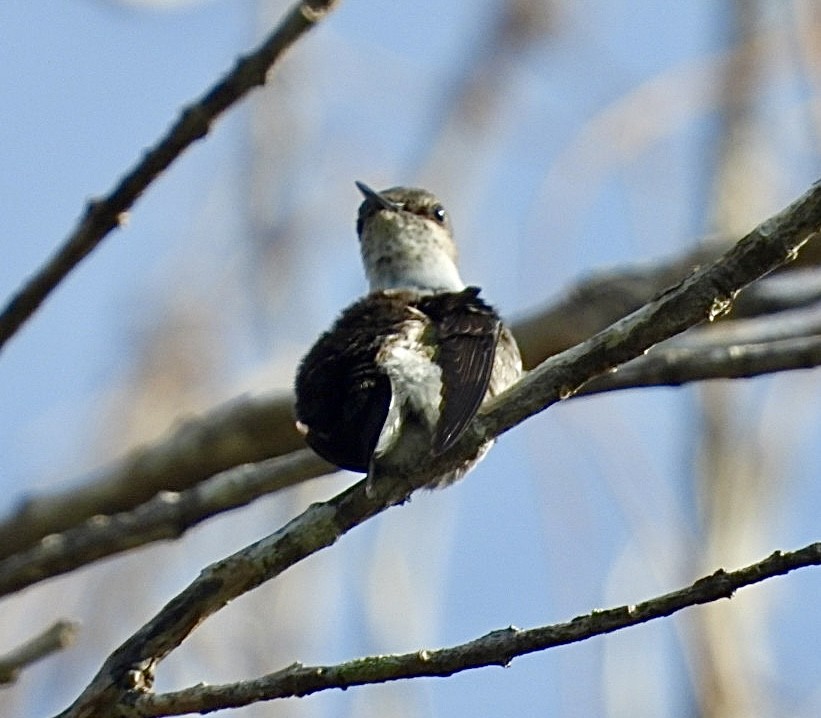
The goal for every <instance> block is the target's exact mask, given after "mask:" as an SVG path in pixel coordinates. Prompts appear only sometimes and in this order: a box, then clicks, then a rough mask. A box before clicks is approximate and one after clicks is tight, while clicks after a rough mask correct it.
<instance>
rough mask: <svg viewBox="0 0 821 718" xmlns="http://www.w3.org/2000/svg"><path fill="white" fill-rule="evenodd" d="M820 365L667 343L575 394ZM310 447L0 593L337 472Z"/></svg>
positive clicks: (75, 540)
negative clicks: (667, 346) (667, 345)
mask: <svg viewBox="0 0 821 718" xmlns="http://www.w3.org/2000/svg"><path fill="white" fill-rule="evenodd" d="M819 365H821V336H808V337H793V338H789V339H782V340H778V341H772V342H769V343H766V342H762V343H759V344H731V345H724V344H714V345H706V346H697V347H689V346H671V347H669V348H666V349H661V348H659V349H658V350H652V351H651V352H650V353H649V354H648V355H646V356H643V357H638V358H636V359H633V360H632V361H629V362H627V363H626V364H624V365H622V366H621V367H619V369H618V371H617V372H615V373H608V374H605V375H602V376H598V377H596V378H594V379H592V380H591V381H589V382H588V383H587V384H585V385H584V387H582V389H581V390H580V391H579V392H578V393H577V394H575V395H574V396H590V395H591V394H598V393H602V392H609V391H614V390H621V389H635V388H638V387H648V386H678V385H681V384H684V383H687V382H692V381H703V380H705V379H727V378H742V377H752V376H758V375H761V374H768V373H772V372H776V371H787V370H794V369H808V368H812V367H817V366H819ZM336 470H337V469H336V468H335V467H334V466H331V465H330V464H328V463H327V462H325V461H323V460H322V459H320V458H319V457H318V456H317V455H316V454H314V453H313V452H312V451H310V450H309V449H299V450H297V451H295V452H293V453H291V454H287V455H285V456H280V457H276V458H273V459H268V460H266V461H261V462H259V463H256V464H243V465H241V466H238V467H236V468H233V469H229V470H227V471H224V472H222V473H220V474H217V475H216V476H213V477H211V478H209V479H207V480H206V481H204V482H202V483H200V484H198V485H197V486H193V487H191V488H190V489H187V490H185V491H183V492H179V493H178V492H173V491H161V492H160V493H159V494H157V495H156V496H155V497H154V498H152V499H151V500H149V501H147V502H146V503H144V504H141V505H140V506H137V507H136V508H135V509H132V510H131V511H124V512H121V513H117V514H114V515H112V516H96V517H92V518H90V519H88V520H86V521H85V522H84V523H83V524H81V525H78V526H75V527H73V528H70V529H67V530H66V531H64V532H62V533H60V534H52V535H50V536H48V537H47V538H46V539H44V540H43V541H41V542H40V543H38V544H36V545H34V546H32V547H30V548H28V549H26V550H23V551H20V552H18V553H16V554H13V555H11V556H9V557H8V558H6V559H4V560H2V561H0V596H5V595H8V594H10V593H14V592H15V591H19V590H21V589H23V588H26V587H27V586H31V585H32V584H35V583H38V582H40V581H43V580H45V579H48V578H52V577H54V576H58V575H60V574H64V573H68V572H70V571H73V570H75V569H77V568H79V567H81V566H84V565H86V564H89V563H93V562H94V561H97V560H99V559H101V558H104V557H106V556H113V555H115V554H118V553H122V552H124V551H129V550H131V549H134V548H137V547H138V546H144V545H146V544H149V543H153V542H154V541H162V540H168V539H174V538H178V537H179V536H181V535H182V534H183V533H185V532H186V531H187V530H188V529H190V528H193V527H194V526H196V525H197V524H199V523H201V522H202V521H204V520H206V519H208V518H210V517H212V516H214V515H216V514H218V513H221V512H224V511H230V510H232V509H236V508H239V507H241V506H245V505H247V504H249V503H251V502H252V501H254V500H256V499H258V498H260V497H262V496H265V495H267V494H270V493H273V492H275V491H279V490H281V489H284V488H287V487H288V486H293V485H295V484H298V483H301V482H302V481H306V480H308V479H312V478H315V477H317V476H321V475H323V474H327V473H329V472H333V471H336Z"/></svg>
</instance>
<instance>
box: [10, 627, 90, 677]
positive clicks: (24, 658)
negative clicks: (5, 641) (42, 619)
mask: <svg viewBox="0 0 821 718" xmlns="http://www.w3.org/2000/svg"><path fill="white" fill-rule="evenodd" d="M78 628H79V626H78V624H76V623H72V622H71V621H57V623H55V624H54V625H53V626H50V627H49V628H47V629H46V630H45V631H43V632H42V633H41V634H40V635H38V636H35V637H34V638H31V639H29V640H28V641H26V642H25V643H24V644H23V645H21V646H18V647H17V648H15V649H14V650H12V651H10V652H9V653H7V654H6V655H5V656H0V684H8V683H14V682H15V681H16V680H17V677H18V675H19V674H20V671H21V670H22V669H23V668H25V667H26V666H30V665H31V664H32V663H35V662H36V661H39V660H40V659H41V658H45V657H46V656H48V655H51V654H52V653H55V652H56V651H60V650H62V649H63V648H66V647H67V646H70V645H71V644H72V643H74V639H75V638H76V637H77V631H78Z"/></svg>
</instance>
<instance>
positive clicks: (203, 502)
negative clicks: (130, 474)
mask: <svg viewBox="0 0 821 718" xmlns="http://www.w3.org/2000/svg"><path fill="white" fill-rule="evenodd" d="M329 471H336V468H335V467H333V466H331V465H330V464H328V463H327V462H326V461H324V460H322V459H320V458H319V457H318V456H317V455H316V454H314V452H313V451H311V450H310V449H302V450H300V451H295V452H293V453H291V454H288V455H286V456H279V457H277V458H274V459H268V460H267V461H262V462H260V463H258V464H243V465H242V466H238V467H236V468H233V469H230V470H228V471H224V472H222V473H220V474H217V475H216V476H213V477H211V478H210V479H208V480H207V481H204V482H202V483H201V484H199V485H198V486H195V487H193V488H190V489H188V490H187V491H184V492H182V493H176V492H173V491H161V492H160V493H159V494H157V495H156V496H155V497H154V498H153V499H151V500H150V501H147V502H146V503H144V504H142V505H140V506H138V507H137V508H136V509H134V510H132V511H127V512H123V513H119V514H114V515H113V516H103V515H98V516H93V517H92V518H90V519H88V520H87V521H86V522H85V523H83V524H81V525H79V526H76V527H75V528H71V529H68V530H67V531H64V532H63V533H60V534H51V535H49V536H46V537H45V538H44V539H43V540H42V541H40V542H39V543H38V544H36V545H35V546H33V547H31V548H29V549H27V550H25V551H21V552H20V553H17V554H14V555H12V556H9V557H8V558H6V559H4V560H3V561H0V596H6V595H8V594H10V593H14V592H15V591H19V590H21V589H23V588H25V587H27V586H31V585H32V584H34V583H38V582H39V581H43V580H45V579H47V578H52V577H54V576H59V575H60V574H63V573H68V572H69V571H73V570H74V569H76V568H79V567H80V566H84V565H86V564H89V563H93V562H94V561H97V560H99V559H101V558H104V557H106V556H111V555H113V554H117V553H122V552H123V551H129V550H131V549H134V548H137V547H138V546H143V545H145V544H148V543H153V542H154V541H164V540H169V539H175V538H179V537H180V536H181V535H182V534H183V533H185V532H186V531H187V530H188V529H190V528H193V527H194V526H196V525H197V524H198V523H200V522H201V521H204V520H205V519H207V518H209V517H211V516H214V515H215V514H217V513H220V512H223V511H229V510H231V509H235V508H238V507H240V506H245V505H247V504H249V503H251V502H252V501H254V500H255V499H258V498H260V497H261V496H264V495H266V494H269V493H272V492H274V491H279V490H280V489H284V488H286V487H288V486H292V485H294V484H296V483H300V482H302V481H305V480H306V479H308V478H313V477H315V476H320V475H322V474H327V473H328V472H329Z"/></svg>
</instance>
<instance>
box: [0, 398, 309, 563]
mask: <svg viewBox="0 0 821 718" xmlns="http://www.w3.org/2000/svg"><path fill="white" fill-rule="evenodd" d="M293 416H294V414H293V398H292V397H291V396H290V395H287V396H284V397H265V398H245V399H243V400H241V401H231V402H229V403H227V404H225V405H223V406H221V407H218V408H217V409H215V410H214V411H212V412H211V413H209V414H208V415H207V416H205V417H201V418H196V419H190V420H188V421H185V422H183V423H181V424H180V425H179V426H178V427H177V428H176V429H175V430H174V431H173V432H171V433H170V434H169V436H167V437H165V438H163V439H161V440H159V441H157V442H155V443H153V444H150V445H149V446H146V447H141V448H138V449H135V450H134V451H132V452H130V453H129V454H128V455H127V456H126V457H125V458H124V459H122V460H121V461H119V462H118V463H117V464H115V465H114V466H113V467H109V468H107V469H105V470H103V471H102V472H100V474H99V475H98V476H96V477H94V478H92V479H90V480H87V481H86V482H84V483H83V484H81V485H79V486H77V485H72V486H69V487H68V488H66V489H65V490H63V491H55V492H50V493H48V494H44V495H42V496H36V497H32V498H29V499H28V500H25V501H23V502H22V504H21V506H20V508H19V509H18V510H17V511H16V512H15V513H14V514H13V515H12V516H10V517H9V518H8V519H6V520H5V521H3V522H2V523H0V559H4V558H7V557H9V556H12V555H14V554H15V553H17V552H19V551H22V550H27V549H30V548H32V547H34V546H36V545H37V542H38V541H40V540H42V539H43V537H45V536H49V535H52V534H57V533H60V532H62V531H65V530H67V529H69V528H71V527H73V526H79V525H81V524H82V523H83V522H84V521H87V520H89V519H91V518H92V517H93V516H98V515H103V514H106V515H108V514H115V513H117V512H122V511H124V510H127V509H131V508H133V507H135V506H139V505H140V504H142V503H143V502H145V501H148V500H149V499H151V497H152V496H155V495H156V494H157V493H158V492H160V491H175V492H179V491H184V490H186V489H188V488H190V487H192V486H195V485H196V484H198V483H200V482H201V481H204V480H205V479H207V478H208V477H209V476H213V475H214V474H217V473H219V472H221V471H224V470H226V469H228V468H231V467H233V466H238V465H241V464H246V463H252V462H257V461H261V460H263V459H267V458H269V457H271V456H278V455H281V454H287V453H289V452H292V451H296V450H298V449H301V448H304V447H305V442H304V441H303V440H302V438H301V437H300V436H299V434H298V433H297V431H296V429H295V428H294V419H293ZM277 429H279V431H278V430H277Z"/></svg>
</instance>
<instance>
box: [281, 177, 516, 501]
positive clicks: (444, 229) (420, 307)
mask: <svg viewBox="0 0 821 718" xmlns="http://www.w3.org/2000/svg"><path fill="white" fill-rule="evenodd" d="M356 186H357V187H358V189H359V190H360V192H361V193H362V195H363V196H364V201H362V203H361V205H360V207H359V213H358V216H357V222H356V231H357V235H358V236H359V248H360V253H361V257H362V264H363V266H364V270H365V275H366V277H367V279H368V283H369V292H368V294H366V295H365V296H364V297H362V298H361V299H359V300H357V301H355V302H354V303H353V304H351V305H350V306H349V307H347V308H346V309H344V310H343V311H342V313H341V315H340V316H339V318H338V319H337V320H336V321H335V323H334V324H333V325H332V327H331V328H330V329H329V330H327V331H326V332H324V333H323V334H322V335H321V336H320V337H319V339H318V340H317V341H316V343H315V344H314V345H313V346H312V348H311V349H310V350H309V351H308V353H307V354H306V355H305V357H304V358H303V359H302V361H301V362H300V364H299V367H298V370H297V374H296V379H295V393H296V402H295V415H296V426H297V429H298V430H299V431H300V433H301V434H302V435H303V437H304V439H305V441H306V443H307V444H308V445H309V446H310V447H311V448H312V449H313V450H314V451H315V452H316V453H317V454H319V455H320V456H321V457H322V458H324V459H326V460H327V461H329V462H330V463H332V464H334V465H336V466H338V467H339V468H342V469H347V470H349V471H354V472H359V473H365V474H367V483H366V487H367V489H368V492H369V494H370V495H372V494H373V493H374V491H375V487H378V485H379V482H380V477H382V476H388V475H394V476H400V477H401V476H408V475H411V474H413V473H414V472H416V471H418V470H420V468H422V467H424V466H425V465H426V462H430V461H432V460H433V459H435V458H436V457H437V456H439V455H440V454H442V453H444V452H446V451H447V450H448V449H450V448H451V447H452V446H453V445H454V444H455V443H456V442H457V441H458V440H459V439H460V437H461V436H462V435H463V434H464V432H465V430H466V429H467V427H468V425H469V424H470V421H471V419H473V417H474V416H475V415H476V413H477V411H478V410H479V408H480V406H481V405H482V403H483V402H484V401H486V400H488V399H490V398H492V397H494V396H496V395H498V394H499V393H501V392H502V391H503V390H504V389H506V388H507V387H509V386H510V385H512V384H513V383H515V382H516V380H517V379H518V378H519V377H520V376H521V374H522V362H521V357H520V354H519V349H518V347H517V345H516V341H515V339H514V338H513V335H512V334H511V332H510V330H509V329H508V328H507V327H506V326H505V325H504V324H503V322H502V320H501V318H500V317H499V315H498V314H497V312H496V310H495V309H494V308H493V307H491V306H490V305H489V304H487V303H486V302H485V301H484V300H483V299H482V298H481V297H480V296H479V295H480V291H481V290H480V289H479V287H476V286H469V285H466V284H465V283H464V282H463V281H462V278H461V276H460V274H459V270H458V267H457V251H456V245H455V243H454V240H453V231H452V227H451V222H450V217H449V215H448V213H447V211H446V210H445V208H444V206H443V205H442V203H441V202H440V201H439V199H437V197H436V196H435V195H433V194H432V193H431V192H428V191H427V190H424V189H419V188H414V187H392V188H390V189H386V190H383V191H380V192H377V191H375V190H373V189H371V188H370V187H369V186H368V185H366V184H364V183H362V182H356ZM492 443H493V442H492V440H491V441H486V442H484V443H483V444H482V445H481V446H480V447H479V448H478V449H477V451H476V452H475V454H474V455H473V456H469V457H468V458H467V459H465V460H463V461H461V462H458V463H457V464H456V465H455V466H453V467H452V468H448V469H447V470H445V471H443V472H442V473H441V474H439V475H436V476H433V477H432V478H430V479H429V480H428V481H427V482H426V483H425V486H426V487H427V488H436V487H442V486H446V485H448V484H450V483H452V482H454V481H456V480H457V479H458V478H460V477H462V476H463V475H464V474H465V473H467V471H469V470H470V469H471V468H473V466H475V465H476V464H477V463H478V462H479V461H480V460H481V459H482V458H483V457H484V455H485V453H486V452H487V450H488V449H489V448H490V446H491V445H492Z"/></svg>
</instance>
